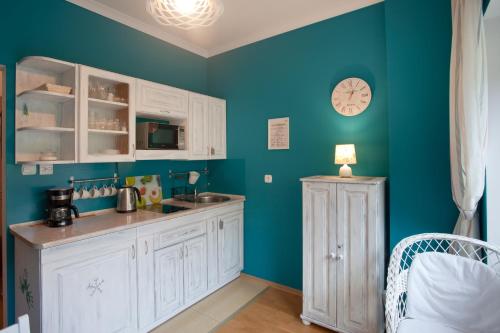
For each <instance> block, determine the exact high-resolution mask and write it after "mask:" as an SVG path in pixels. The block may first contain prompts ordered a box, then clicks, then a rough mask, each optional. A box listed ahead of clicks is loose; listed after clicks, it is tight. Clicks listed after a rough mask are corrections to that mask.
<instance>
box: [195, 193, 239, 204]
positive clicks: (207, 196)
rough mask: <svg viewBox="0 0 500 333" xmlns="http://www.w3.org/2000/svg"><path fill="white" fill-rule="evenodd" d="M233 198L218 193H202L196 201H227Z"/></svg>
mask: <svg viewBox="0 0 500 333" xmlns="http://www.w3.org/2000/svg"><path fill="white" fill-rule="evenodd" d="M229 200H231V198H230V197H228V196H225V195H218V194H200V195H199V196H197V197H196V199H195V202H197V203H217V202H225V201H229Z"/></svg>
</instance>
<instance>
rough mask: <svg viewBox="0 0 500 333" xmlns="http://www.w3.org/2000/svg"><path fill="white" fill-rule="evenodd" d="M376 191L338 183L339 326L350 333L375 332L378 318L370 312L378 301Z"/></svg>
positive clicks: (363, 186) (366, 187) (372, 188)
mask: <svg viewBox="0 0 500 333" xmlns="http://www.w3.org/2000/svg"><path fill="white" fill-rule="evenodd" d="M375 190H376V188H375V187H374V186H369V185H363V184H339V185H338V186H337V197H338V210H337V212H338V216H337V220H338V221H339V225H338V246H339V247H340V248H341V255H342V259H341V260H339V263H338V316H339V318H338V327H339V328H342V329H344V330H346V331H348V332H352V333H369V332H375V329H374V328H376V327H377V326H376V321H377V318H376V317H375V316H374V314H375V313H376V312H375V311H373V309H375V308H376V307H377V306H378V303H377V302H380V300H377V299H374V297H372V296H371V295H373V293H372V292H371V290H375V289H377V285H376V283H375V279H374V278H375V272H374V271H372V272H370V271H369V269H370V267H375V265H374V263H375V262H376V257H375V253H376V249H375V242H374V238H372V237H373V235H375V234H376V229H375V218H376V216H377V214H376V204H375V202H376V193H375Z"/></svg>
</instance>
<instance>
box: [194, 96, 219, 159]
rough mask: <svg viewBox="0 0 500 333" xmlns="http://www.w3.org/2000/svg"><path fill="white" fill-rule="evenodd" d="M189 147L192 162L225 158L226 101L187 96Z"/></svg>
mask: <svg viewBox="0 0 500 333" xmlns="http://www.w3.org/2000/svg"><path fill="white" fill-rule="evenodd" d="M189 147H190V148H189V149H190V152H191V159H192V160H210V159H225V158H226V101H224V100H222V99H217V98H213V97H208V96H205V95H200V94H195V93H190V94H189Z"/></svg>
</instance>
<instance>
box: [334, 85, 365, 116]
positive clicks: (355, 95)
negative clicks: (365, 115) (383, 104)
mask: <svg viewBox="0 0 500 333" xmlns="http://www.w3.org/2000/svg"><path fill="white" fill-rule="evenodd" d="M371 100H372V91H371V89H370V86H369V85H368V83H366V81H364V80H362V79H359V78H355V77H351V78H348V79H345V80H343V81H341V82H340V83H339V84H337V86H336V87H335V89H333V92H332V105H333V107H334V109H335V111H337V112H338V113H340V114H341V115H343V116H347V117H351V116H356V115H358V114H360V113H361V112H363V111H365V110H366V108H367V107H368V105H370V101H371Z"/></svg>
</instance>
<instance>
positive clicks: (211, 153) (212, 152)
mask: <svg viewBox="0 0 500 333" xmlns="http://www.w3.org/2000/svg"><path fill="white" fill-rule="evenodd" d="M210 155H215V148H214V147H212V148H211V149H210Z"/></svg>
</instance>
